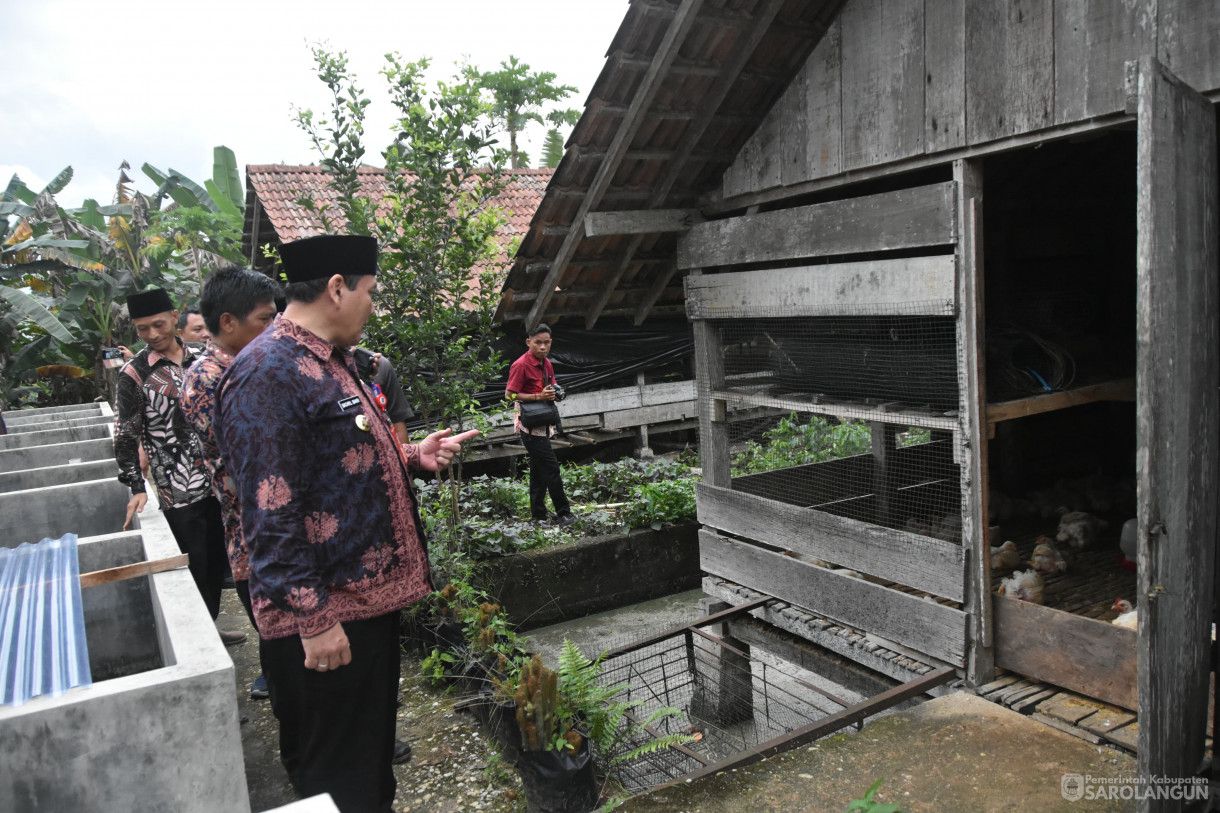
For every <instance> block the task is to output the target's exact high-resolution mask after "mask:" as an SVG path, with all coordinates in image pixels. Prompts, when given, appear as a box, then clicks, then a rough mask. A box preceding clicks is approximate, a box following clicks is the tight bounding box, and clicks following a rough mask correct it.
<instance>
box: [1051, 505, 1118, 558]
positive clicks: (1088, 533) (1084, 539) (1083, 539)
mask: <svg viewBox="0 0 1220 813" xmlns="http://www.w3.org/2000/svg"><path fill="white" fill-rule="evenodd" d="M1109 525H1110V523H1108V522H1106V521H1105V520H1104V519H1098V518H1097V517H1095V516H1093V515H1092V514H1086V513H1085V512H1084V511H1069V512H1068V513H1066V514H1064V515H1063V516H1062V517H1060V518H1059V532H1058V534H1056V536H1055V539H1057V540H1058V541H1060V542H1066V543H1068V544H1069V545H1071V546H1072V547H1073V548H1075V549H1076V550H1084V549H1085V548H1087V547H1089V546H1090V545H1092V544H1093V543H1094V542H1096V541H1097V535H1098V534H1099V533H1100V532H1101V531H1104V530H1105V529H1106V528H1107V527H1109Z"/></svg>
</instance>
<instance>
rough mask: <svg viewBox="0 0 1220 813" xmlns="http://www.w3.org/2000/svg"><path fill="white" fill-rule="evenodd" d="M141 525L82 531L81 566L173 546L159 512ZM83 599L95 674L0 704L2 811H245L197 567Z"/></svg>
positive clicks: (230, 710) (220, 649)
mask: <svg viewBox="0 0 1220 813" xmlns="http://www.w3.org/2000/svg"><path fill="white" fill-rule="evenodd" d="M116 485H117V483H116ZM68 488H73V487H68ZM3 510H4V509H2V508H0V512H3ZM139 524H140V525H141V527H140V528H139V529H138V531H136V532H128V533H115V534H104V535H98V536H93V537H86V538H82V539H81V540H80V543H79V556H80V570H81V572H82V573H85V572H88V571H91V570H99V569H105V568H108V567H117V566H119V565H123V564H130V563H132V562H135V561H145V560H157V559H162V558H165V557H168V556H173V555H175V554H177V553H178V549H177V545H176V544H175V542H174V539H173V536H172V535H171V533H170V531H169V527H168V525H167V524H166V522H165V518H164V516H163V515H162V514H161V513H160V512H159V511H155V510H146V511H145V513H144V515H142V517H141V518H140V523H139ZM82 600H83V603H84V612H85V628H86V637H87V639H88V643H89V650H90V652H89V656H90V657H89V661H90V666H91V669H92V673H93V681H94V682H93V685H92V686H89V687H85V688H77V689H71V690H69V691H67V692H65V693H64V694H62V695H60V696H59V697H35V698H32V699H31V700H30V701H29V702H27V703H25V704H23V705H21V706H17V707H7V706H3V707H0V753H2V754H4V755H5V757H4V762H5V770H4V772H3V773H4V779H3V780H0V810H4V811H11V813H34V811H46V810H73V811H98V813H101V812H102V811H115V810H125V811H139V812H141V813H142V812H143V811H148V812H149V813H152V811H165V810H173V811H181V812H182V813H222V811H223V813H231V812H233V811H236V813H249V810H250V804H249V793H248V790H247V786H246V778H245V769H244V764H243V757H242V744H241V733H240V728H239V722H238V713H237V696H236V686H235V683H234V669H233V662H232V660H231V659H230V658H229V655H228V653H227V652H225V649H224V646H223V645H222V644H221V643H220V639H219V637H218V636H217V635H216V630H215V627H214V626H213V624H212V621H211V619H210V618H209V617H208V613H207V610H206V609H205V608H204V606H203V600H202V599H201V598H200V597H199V593H198V591H197V590H196V589H195V583H194V581H193V580H192V579H191V576H190V573H189V572H188V571H187V570H186V568H181V569H179V570H174V571H169V572H165V573H158V574H156V575H153V576H142V577H137V578H134V579H129V580H126V581H122V582H116V583H111V584H107V585H99V586H96V587H88V588H85V589H84V591H83V593H82ZM321 809H325V808H321Z"/></svg>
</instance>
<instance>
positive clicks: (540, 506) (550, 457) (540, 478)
mask: <svg viewBox="0 0 1220 813" xmlns="http://www.w3.org/2000/svg"><path fill="white" fill-rule="evenodd" d="M521 443H522V444H524V445H525V451H527V452H528V453H529V456H530V516H531V517H533V518H534V519H546V495H547V493H548V492H549V493H550V495H551V504H552V505H553V506H555V513H556V514H557V515H558V516H561V517H562V516H563V515H564V514H570V513H572V506H571V504H570V503H569V502H568V496H567V495H566V494H564V493H563V478H562V477H560V475H559V460H558V459H556V457H555V450H554V449H552V448H551V439H550V438H548V437H545V436H542V435H529V434H526V433H525V432H522V433H521Z"/></svg>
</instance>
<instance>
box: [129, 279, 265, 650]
mask: <svg viewBox="0 0 1220 813" xmlns="http://www.w3.org/2000/svg"><path fill="white" fill-rule="evenodd" d="M127 310H128V313H129V314H130V316H131V322H132V324H133V325H134V326H135V328H136V334H137V335H138V336H139V337H140V339H141V340H143V342H144V343H145V347H144V349H143V350H141V351H140V352H139V353H136V354H135V356H133V357H132V358H131V360H130V361H128V362H127V363H126V364H124V365H123V367H122V368H121V369H120V370H119V377H118V392H117V396H116V399H115V400H116V404H117V407H118V413H119V426H118V432H117V433H116V435H115V440H114V456H115V460H116V461H118V464H119V482H121V483H123V485H125V486H128V487H129V488H130V489H131V499H130V500H129V501H128V503H127V518H126V521H125V522H124V524H123V527H124V528H126V527H127V526H128V525H130V524H131V519H132V516H133V515H135V514H138V513H142V512H143V511H144V505H145V503H147V502H148V494H147V493H146V491H145V486H144V475H143V473H142V472H141V471H140V447H141V446H142V447H143V448H144V451H145V453H146V454H147V455H148V465H149V472H150V474H151V476H152V479H153V485H154V486H155V487H156V489H157V501H158V502H159V503H160V506H161V511H162V513H163V514H164V515H165V519H166V521H167V522H168V523H169V527H170V530H171V531H173V533H174V539H175V540H176V541H177V542H178V549H179V550H181V551H182V552H183V553H185V554H187V555H188V556H190V570H191V576H192V577H193V578H194V579H195V585H196V587H198V588H199V594H200V595H201V596H202V597H203V603H204V605H205V606H206V607H207V608H208V612H209V613H210V614H211V616H212V618H213V619H215V618H216V616H217V615H219V614H220V590H221V582H222V581H223V579H224V574H225V563H226V560H227V558H228V557H227V554H226V552H225V540H224V524H223V523H222V522H221V516H220V503H219V502H218V501H217V500H216V497H215V496H213V494H212V484H211V480H210V479H209V475H208V470H207V468H206V466H205V465H204V460H203V447H202V446H201V445H200V443H199V438H198V436H197V435H196V434H195V431H194V429H193V428H192V427H191V425H190V424H189V423H188V422H187V421H186V418H185V417H184V416H183V415H182V412H181V411H180V410H179V409H178V395H179V392H180V391H181V388H182V379H183V376H184V375H185V374H186V368H187V367H189V366H191V363H192V362H194V360H195V355H194V354H193V353H192V352H191V351H190V349H188V348H187V347H186V345H184V344H183V343H182V340H181V339H179V338H178V336H177V329H178V311H177V309H175V308H174V303H173V302H172V301H171V300H170V298H169V294H167V293H166V292H165V291H163V290H161V289H160V288H152V289H150V290H147V291H143V292H141V293H138V294H132V295H131V296H129V297H127ZM220 638H221V640H222V641H224V643H225V644H226V645H229V644H236V643H240V642H241V641H244V640H245V638H246V634H245V633H244V632H223V631H222V632H221V633H220Z"/></svg>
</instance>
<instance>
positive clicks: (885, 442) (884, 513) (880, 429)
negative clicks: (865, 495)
mask: <svg viewBox="0 0 1220 813" xmlns="http://www.w3.org/2000/svg"><path fill="white" fill-rule="evenodd" d="M869 429H871V430H872V435H873V494H875V495H876V498H877V513H876V516H875V518H874V521H875V522H876V523H878V524H880V525H888V526H893V524H894V511H895V510H896V509H897V507H898V505H897V503H898V487H897V480H896V478H895V477H894V472H893V471H892V470H891V468H890V459H891V458H892V457H893V453H894V450H895V449H897V443H896V441H897V439H898V428H897V427H896V426H894V425H893V424H891V423H877V422H871V423H869Z"/></svg>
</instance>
